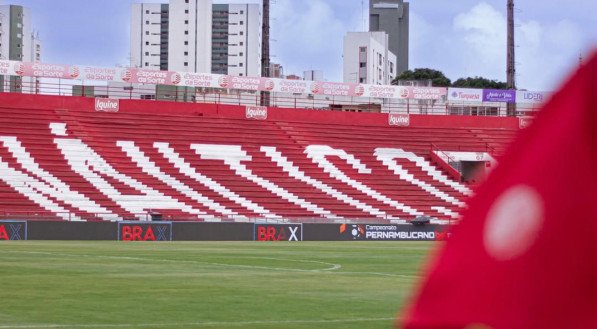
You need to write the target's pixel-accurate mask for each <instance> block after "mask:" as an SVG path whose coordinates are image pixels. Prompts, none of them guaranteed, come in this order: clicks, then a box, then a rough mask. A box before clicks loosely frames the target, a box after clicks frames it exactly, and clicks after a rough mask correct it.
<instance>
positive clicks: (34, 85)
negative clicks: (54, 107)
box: [0, 5, 41, 93]
mask: <svg viewBox="0 0 597 329" xmlns="http://www.w3.org/2000/svg"><path fill="white" fill-rule="evenodd" d="M0 59H3V60H13V61H21V62H39V61H41V42H40V40H39V37H38V35H37V33H35V32H34V31H33V26H32V23H31V11H30V10H29V9H28V8H26V7H23V6H17V5H2V6H0ZM0 90H1V91H5V90H10V91H12V92H26V93H35V92H38V91H39V81H38V79H37V78H30V77H24V78H22V77H14V76H13V77H10V78H5V77H4V76H0Z"/></svg>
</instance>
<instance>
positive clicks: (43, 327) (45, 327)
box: [0, 318, 396, 329]
mask: <svg viewBox="0 0 597 329" xmlns="http://www.w3.org/2000/svg"><path fill="white" fill-rule="evenodd" d="M393 320H396V318H352V319H328V320H316V319H313V320H278V321H276V320H271V321H235V322H226V321H222V322H218V321H206V322H189V323H137V324H134V323H126V324H125V323H118V324H23V325H11V326H9V325H0V329H35V328H39V329H49V328H151V327H168V326H171V327H191V326H193V327H216V326H228V327H229V326H246V325H260V324H261V325H276V324H280V325H283V324H321V323H353V322H378V321H393Z"/></svg>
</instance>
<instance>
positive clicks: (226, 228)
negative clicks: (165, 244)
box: [172, 222, 254, 241]
mask: <svg viewBox="0 0 597 329" xmlns="http://www.w3.org/2000/svg"><path fill="white" fill-rule="evenodd" d="M253 227H254V224H253V223H217V222H214V223H209V222H207V223H206V222H203V223H193V222H179V223H173V225H172V231H173V233H172V240H174V241H253Z"/></svg>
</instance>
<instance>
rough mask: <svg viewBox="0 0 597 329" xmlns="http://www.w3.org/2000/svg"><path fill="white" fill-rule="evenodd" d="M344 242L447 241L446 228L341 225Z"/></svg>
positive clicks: (339, 229) (404, 225)
mask: <svg viewBox="0 0 597 329" xmlns="http://www.w3.org/2000/svg"><path fill="white" fill-rule="evenodd" d="M338 233H339V234H340V237H341V239H342V240H367V241H435V240H446V239H447V234H448V233H447V232H445V226H440V225H419V226H416V225H410V224H341V225H338Z"/></svg>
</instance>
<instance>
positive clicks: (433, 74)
mask: <svg viewBox="0 0 597 329" xmlns="http://www.w3.org/2000/svg"><path fill="white" fill-rule="evenodd" d="M413 80H431V84H432V85H433V86H434V87H449V86H450V84H451V81H450V79H448V78H447V77H446V76H445V75H444V73H443V72H441V71H438V70H433V69H428V68H418V69H415V70H414V71H411V70H406V71H404V72H402V73H400V75H398V76H397V77H396V78H395V79H394V80H393V81H392V84H393V85H397V84H398V81H413Z"/></svg>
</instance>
